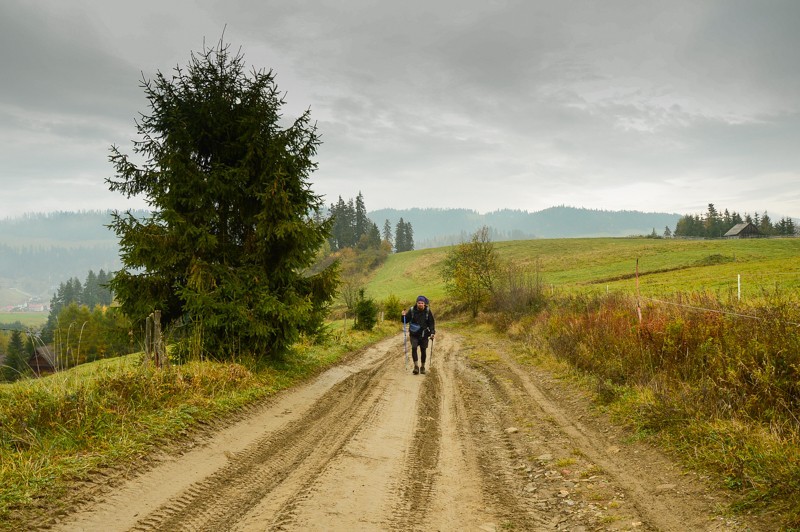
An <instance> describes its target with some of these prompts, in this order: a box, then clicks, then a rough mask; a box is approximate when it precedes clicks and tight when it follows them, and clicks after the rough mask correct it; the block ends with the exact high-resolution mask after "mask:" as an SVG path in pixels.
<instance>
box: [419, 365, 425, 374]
mask: <svg viewBox="0 0 800 532" xmlns="http://www.w3.org/2000/svg"><path fill="white" fill-rule="evenodd" d="M419 372H420V373H422V374H423V375H425V366H422V367H421V368H419Z"/></svg>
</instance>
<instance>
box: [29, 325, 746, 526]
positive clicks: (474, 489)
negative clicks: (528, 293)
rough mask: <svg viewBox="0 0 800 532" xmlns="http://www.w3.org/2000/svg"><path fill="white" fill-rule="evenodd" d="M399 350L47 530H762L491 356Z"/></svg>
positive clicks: (463, 345)
mask: <svg viewBox="0 0 800 532" xmlns="http://www.w3.org/2000/svg"><path fill="white" fill-rule="evenodd" d="M434 347H435V351H434V354H433V355H434V358H433V365H432V367H431V368H430V369H429V371H428V373H427V374H426V375H418V376H415V375H412V374H411V372H410V370H406V369H405V368H404V360H403V355H402V353H403V347H402V336H398V337H394V338H391V339H389V340H386V341H383V342H381V343H379V344H377V345H376V346H374V347H372V348H370V349H368V350H366V351H364V352H363V353H359V354H358V355H357V356H354V357H351V358H350V360H349V361H348V362H346V363H345V364H342V365H339V366H337V367H335V368H333V369H331V370H329V371H328V372H326V373H324V374H322V375H321V376H320V377H318V378H317V379H316V380H314V381H313V382H311V383H309V384H307V385H305V386H302V387H299V388H296V389H293V390H291V391H288V392H286V393H283V394H280V395H279V396H278V397H277V398H275V399H274V400H272V401H270V402H269V403H268V404H265V405H263V406H261V407H259V408H257V409H255V410H253V411H252V412H250V413H248V415H247V416H246V417H244V418H243V419H240V420H239V421H237V422H235V423H233V424H231V425H229V426H227V427H226V428H224V429H223V430H218V431H214V432H213V433H210V434H207V435H205V437H202V438H199V439H197V440H196V441H194V442H193V444H192V446H191V447H190V448H187V449H184V450H183V452H182V453H180V454H177V455H176V454H168V453H165V455H164V456H162V457H160V458H159V459H158V460H157V461H156V463H155V464H154V465H153V466H152V467H150V468H148V469H147V470H146V471H145V472H143V473H141V474H139V475H134V474H132V473H131V474H130V475H129V478H127V479H126V480H125V481H124V482H121V483H120V482H117V483H116V485H115V486H114V487H113V489H110V488H106V489H101V490H99V494H98V495H96V496H95V497H94V498H92V499H91V500H88V501H85V502H84V503H83V504H82V505H80V506H79V507H78V508H76V509H75V511H74V512H73V513H71V514H68V515H66V516H62V517H60V518H58V519H54V520H53V521H52V522H51V523H50V524H48V525H47V526H46V527H45V528H49V529H52V530H59V531H61V530H66V531H77V530H98V531H99V530H102V531H115V530H143V531H144V530H168V531H176V530H209V531H217V530H236V531H263V530H326V531H329V530H343V531H344V530H347V531H351V530H443V531H449V530H478V531H480V530H483V531H493V530H571V531H581V530H665V531H673V530H674V531H685V530H714V531H716V530H758V529H759V527H757V526H754V525H753V523H744V522H741V520H732V519H730V518H723V517H720V516H719V515H718V514H717V513H716V512H717V511H718V510H719V508H720V505H721V503H722V502H724V501H723V500H722V499H721V497H722V495H720V494H719V493H715V492H713V491H711V490H709V489H708V487H707V486H705V485H704V483H703V481H702V479H699V478H698V477H697V476H695V475H693V474H690V473H686V472H684V471H682V470H681V469H680V468H679V467H677V466H676V465H674V464H672V463H671V462H670V461H669V460H668V459H666V458H665V457H663V456H662V455H660V454H659V453H657V452H656V451H654V450H653V449H651V448H648V447H647V446H645V445H643V444H640V443H635V442H634V443H631V442H629V441H628V440H627V439H626V438H625V435H624V434H623V433H622V432H621V431H619V430H617V429H615V428H613V427H611V426H610V425H609V424H607V423H605V422H604V421H603V420H602V419H601V418H600V417H599V416H598V414H597V413H596V412H594V411H593V410H592V409H591V408H590V405H589V402H588V400H587V399H586V397H584V396H582V395H581V394H580V393H576V391H575V390H569V389H568V388H567V386H566V385H565V384H563V383H561V382H559V381H556V380H554V379H552V378H551V377H549V376H548V375H547V374H546V373H542V372H539V371H538V370H536V369H534V368H530V367H525V368H522V367H520V366H519V365H518V364H517V363H516V362H515V361H514V359H513V357H512V356H511V355H509V354H508V351H507V350H506V346H503V345H499V344H498V345H497V346H495V347H497V348H498V352H500V353H501V355H500V359H499V360H492V361H488V362H478V361H476V360H475V359H474V358H473V357H469V356H468V354H469V353H470V351H471V350H472V348H471V347H470V346H469V343H468V342H467V341H466V340H464V339H463V338H461V337H459V336H457V335H454V334H447V332H446V331H445V332H441V333H440V334H439V335H437V339H436V342H435V346H434Z"/></svg>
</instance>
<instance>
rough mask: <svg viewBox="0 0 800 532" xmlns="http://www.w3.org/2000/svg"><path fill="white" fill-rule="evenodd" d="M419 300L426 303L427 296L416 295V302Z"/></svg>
mask: <svg viewBox="0 0 800 532" xmlns="http://www.w3.org/2000/svg"><path fill="white" fill-rule="evenodd" d="M420 301H422V302H423V303H425V304H426V305H427V304H428V298H427V297H425V296H417V302H420Z"/></svg>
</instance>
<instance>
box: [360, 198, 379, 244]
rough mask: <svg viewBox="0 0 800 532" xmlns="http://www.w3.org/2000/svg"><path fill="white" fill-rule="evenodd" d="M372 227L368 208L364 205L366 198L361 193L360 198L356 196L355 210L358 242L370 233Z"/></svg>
mask: <svg viewBox="0 0 800 532" xmlns="http://www.w3.org/2000/svg"><path fill="white" fill-rule="evenodd" d="M371 225H372V221H370V219H369V218H368V217H367V208H366V206H365V205H364V196H363V195H362V194H361V191H359V192H358V196H356V208H355V237H356V241H357V242H358V241H360V240H361V237H362V236H364V235H366V234H367V233H368V232H369V230H370V229H371V227H370V226H371ZM379 239H380V238H379Z"/></svg>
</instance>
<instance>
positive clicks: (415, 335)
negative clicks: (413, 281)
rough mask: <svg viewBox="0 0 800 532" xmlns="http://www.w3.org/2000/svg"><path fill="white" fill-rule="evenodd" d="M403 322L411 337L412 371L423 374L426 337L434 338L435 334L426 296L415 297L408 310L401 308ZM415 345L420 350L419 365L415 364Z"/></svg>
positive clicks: (434, 324)
mask: <svg viewBox="0 0 800 532" xmlns="http://www.w3.org/2000/svg"><path fill="white" fill-rule="evenodd" d="M403 323H406V324H408V335H409V336H410V337H411V358H412V359H413V360H414V371H412V373H413V374H414V375H417V374H419V373H422V374H425V358H426V351H427V349H428V338H430V339H431V340H433V339H434V336H435V335H436V322H435V321H434V319H433V313H432V312H431V309H429V308H428V298H427V297H425V296H419V297H417V302H416V304H415V305H414V306H412V307H411V308H409V309H408V310H403ZM417 347H419V350H420V362H422V364H421V365H419V366H418V365H417Z"/></svg>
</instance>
